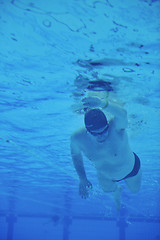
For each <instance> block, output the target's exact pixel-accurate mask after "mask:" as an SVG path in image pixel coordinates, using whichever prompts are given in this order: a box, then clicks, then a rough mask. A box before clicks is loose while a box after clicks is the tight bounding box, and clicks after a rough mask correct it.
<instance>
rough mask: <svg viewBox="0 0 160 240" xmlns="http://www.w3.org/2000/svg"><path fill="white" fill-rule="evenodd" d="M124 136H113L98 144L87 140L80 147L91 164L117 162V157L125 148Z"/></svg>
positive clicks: (125, 140)
mask: <svg viewBox="0 0 160 240" xmlns="http://www.w3.org/2000/svg"><path fill="white" fill-rule="evenodd" d="M126 142H127V139H126V136H125V135H124V134H123V135H121V134H113V135H112V136H110V137H109V138H108V139H107V140H106V141H105V142H104V143H98V142H96V141H92V139H87V140H86V141H85V144H84V145H83V147H82V151H83V153H84V155H85V156H86V157H87V158H88V159H90V160H91V161H92V162H95V163H96V162H97V161H98V162H99V163H100V161H102V162H104V161H105V162H106V163H107V162H108V163H109V162H112V164H114V161H113V160H115V161H116V162H117V161H118V158H119V155H121V153H122V151H125V147H126Z"/></svg>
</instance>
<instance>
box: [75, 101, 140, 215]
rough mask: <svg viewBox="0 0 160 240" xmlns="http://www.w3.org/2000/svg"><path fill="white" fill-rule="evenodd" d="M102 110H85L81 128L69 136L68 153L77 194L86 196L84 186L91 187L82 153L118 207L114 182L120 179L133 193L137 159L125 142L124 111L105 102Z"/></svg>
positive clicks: (137, 177)
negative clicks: (83, 125) (69, 151)
mask: <svg viewBox="0 0 160 240" xmlns="http://www.w3.org/2000/svg"><path fill="white" fill-rule="evenodd" d="M103 111H107V112H110V113H111V114H112V115H113V118H112V119H111V120H110V121H108V120H107V118H106V115H105V114H104V112H103ZM103 111H102V110H101V109H100V108H95V109H90V110H88V111H87V112H86V113H85V116H84V123H85V127H84V128H82V129H80V130H78V131H76V132H75V133H73V134H72V136H71V156H72V160H73V164H74V167H75V169H76V171H77V174H78V176H79V180H80V183H79V194H80V196H81V197H82V198H84V199H86V198H88V197H89V193H88V189H89V188H92V184H91V182H90V181H89V180H88V178H87V175H86V171H85V168H84V164H83V157H82V153H83V154H84V155H85V156H86V157H87V158H88V159H89V160H90V161H92V163H93V165H94V166H95V168H96V171H97V177H98V181H99V184H100V186H101V187H102V189H103V191H104V192H106V193H109V192H112V193H113V197H114V201H115V206H116V209H117V210H120V206H121V191H122V189H121V186H120V185H119V184H118V182H119V181H122V180H124V181H125V183H126V184H127V186H128V188H129V190H130V191H131V192H132V193H137V192H138V191H139V190H140V185H141V174H142V173H141V168H140V160H139V157H138V156H137V155H136V154H135V153H133V151H132V150H131V148H130V145H129V141H128V136H127V132H126V128H127V112H126V111H125V110H124V109H123V108H122V107H121V106H120V105H118V104H117V103H114V102H109V101H108V102H107V104H106V106H105V108H104V110H103Z"/></svg>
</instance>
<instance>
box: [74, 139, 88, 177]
mask: <svg viewBox="0 0 160 240" xmlns="http://www.w3.org/2000/svg"><path fill="white" fill-rule="evenodd" d="M71 156H72V161H73V164H74V167H75V169H76V172H77V174H78V176H79V179H80V180H81V181H83V180H86V179H87V177H86V172H85V169H84V164H83V158H82V154H81V151H80V149H79V146H78V144H77V143H76V140H75V138H74V136H72V137H71Z"/></svg>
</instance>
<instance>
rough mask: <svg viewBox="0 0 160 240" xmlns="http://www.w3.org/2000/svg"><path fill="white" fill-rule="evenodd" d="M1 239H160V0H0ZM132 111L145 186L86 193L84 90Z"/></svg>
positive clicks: (131, 129) (92, 174) (91, 172)
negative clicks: (74, 155) (75, 158)
mask: <svg viewBox="0 0 160 240" xmlns="http://www.w3.org/2000/svg"><path fill="white" fill-rule="evenodd" d="M0 59H1V61H0V69H1V72H0V113H1V117H0V154H1V157H0V240H12V239H13V240H28V239H30V240H52V239H54V240H75V239H84V240H91V239H92V240H97V239H100V240H106V239H109V240H135V239H136V240H140V239H145V240H158V239H160V204H159V202H160V175H159V173H160V144H159V142H160V139H159V135H160V125H159V119H160V1H159V0H157V1H156V0H135V1H132V0H99V1H92V0H79V1H78V0H45V1H42V0H39V1H36V0H0ZM96 94H97V96H98V97H101V96H102V95H103V94H107V95H108V96H109V97H110V98H111V99H118V101H120V102H121V104H123V106H124V108H125V109H126V110H127V113H128V122H129V124H128V128H127V132H128V135H129V139H130V145H131V148H132V149H133V151H134V152H136V153H137V154H138V156H139V157H140V159H141V168H142V171H143V176H142V186H141V190H140V191H139V192H138V193H137V194H132V193H130V192H129V190H128V188H127V187H126V185H125V183H124V182H123V181H122V182H120V183H119V184H120V185H121V186H122V187H123V192H122V205H123V208H122V209H121V211H120V212H117V210H116V209H115V205H114V201H113V198H112V195H111V194H110V193H107V194H106V193H104V192H103V191H102V189H101V187H100V186H99V184H98V180H97V175H96V171H95V168H94V167H93V166H92V164H91V163H90V162H89V161H88V159H87V158H85V157H84V163H85V169H86V173H87V177H88V179H89V180H90V181H91V182H92V184H93V189H92V190H90V197H89V198H88V199H86V200H84V199H81V198H80V196H79V195H78V185H79V180H78V176H77V174H76V171H75V169H74V167H73V163H72V159H71V155H70V136H71V134H72V132H74V131H75V130H76V129H77V128H79V127H83V126H84V123H83V116H84V111H83V103H84V99H86V98H88V97H91V96H95V95H96Z"/></svg>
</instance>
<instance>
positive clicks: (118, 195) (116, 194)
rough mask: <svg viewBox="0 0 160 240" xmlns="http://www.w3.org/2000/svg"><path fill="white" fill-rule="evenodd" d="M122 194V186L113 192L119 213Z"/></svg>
mask: <svg viewBox="0 0 160 240" xmlns="http://www.w3.org/2000/svg"><path fill="white" fill-rule="evenodd" d="M121 192H122V188H121V186H117V189H116V191H115V192H113V197H114V202H115V205H116V209H117V211H120V209H121Z"/></svg>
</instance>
